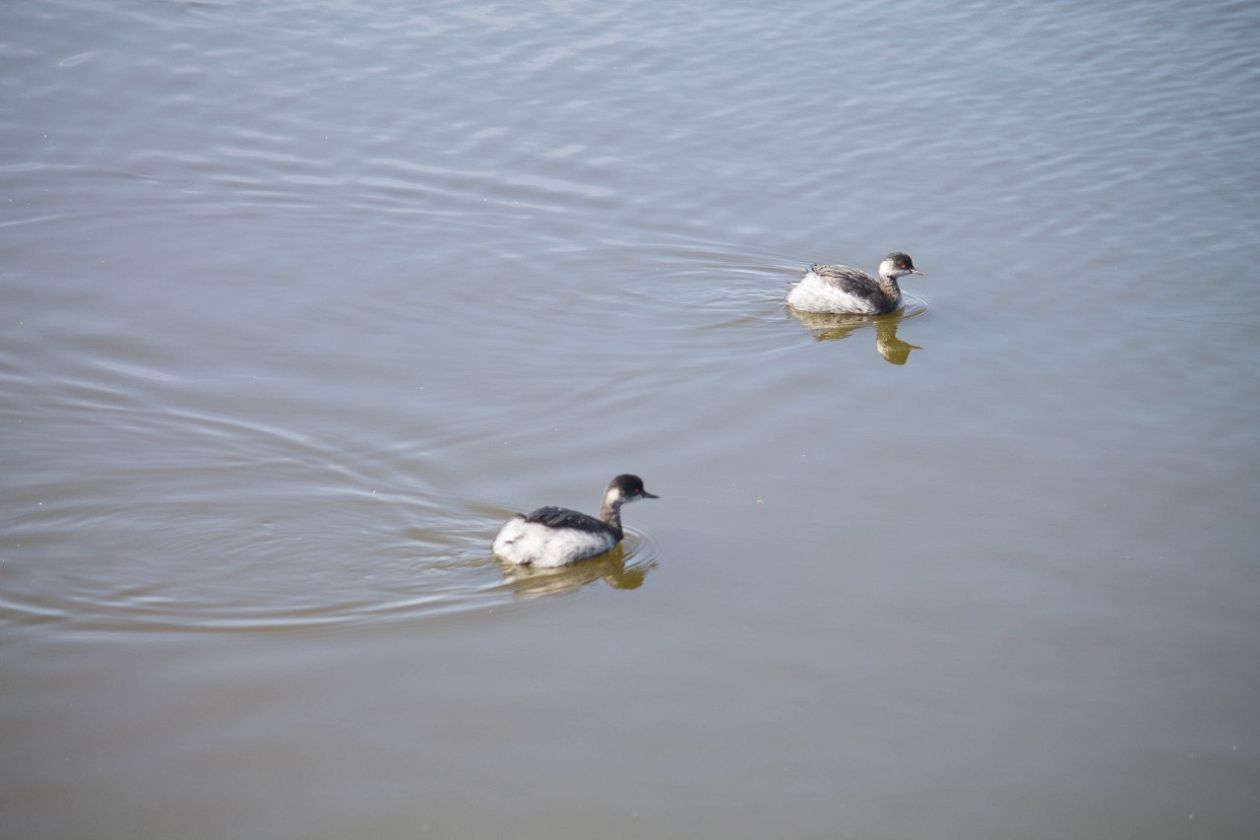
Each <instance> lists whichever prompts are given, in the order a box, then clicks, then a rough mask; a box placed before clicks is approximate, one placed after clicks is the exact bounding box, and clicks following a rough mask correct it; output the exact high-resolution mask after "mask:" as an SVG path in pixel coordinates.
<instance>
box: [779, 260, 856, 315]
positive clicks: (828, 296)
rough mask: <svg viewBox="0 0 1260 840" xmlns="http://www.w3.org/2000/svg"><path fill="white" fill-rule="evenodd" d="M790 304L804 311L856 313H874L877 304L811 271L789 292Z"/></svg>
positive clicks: (788, 299) (788, 300)
mask: <svg viewBox="0 0 1260 840" xmlns="http://www.w3.org/2000/svg"><path fill="white" fill-rule="evenodd" d="M787 302H788V305H789V306H792V307H794V308H796V309H800V310H801V311H803V312H837V313H850V312H851V313H854V314H856V315H872V314H874V313H875V311H876V309H875V305H874V304H873V303H871V301H869V300H867V299H866V298H863V297H858V296H857V295H853V294H850V293H848V292H846V291H844V290H843V289H840V288H837V287H836V286H833V285H832V284H830V283H828V282H827V281H826V280H823V279H822V278H821V277H819V276H818V275H817V274H815V273H814V272H812V271H811V272H809V273H808V274H806V275H805V276H804V277H803V278H802V279H801V282H799V283H797V284H796V285H795V286H793V287H792V291H790V292H788V296H787Z"/></svg>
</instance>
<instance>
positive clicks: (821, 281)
mask: <svg viewBox="0 0 1260 840" xmlns="http://www.w3.org/2000/svg"><path fill="white" fill-rule="evenodd" d="M922 273H923V272H922V271H919V270H918V269H917V268H915V267H914V260H912V259H910V255H909V254H903V253H902V252H901V251H893V252H892V253H891V254H889V255H888V256H886V257H884V261H883V262H881V263H880V264H879V279H878V280H876V279H875V278H874V277H872V276H871V275H869V274H867V273H866V272H865V271H862V270H861V269H860V268H853V267H852V266H847V265H821V264H819V263H814V265H812V266H810V269H809V272H808V273H807V274H806V275H805V276H804V277H803V278H802V279H801V281H800V282H799V283H797V284H796V285H795V286H793V287H792V290H791V291H790V292H788V296H787V302H788V305H789V306H791V307H792V308H794V309H799V310H801V311H802V312H831V313H834V314H836V315H883V314H885V313H888V312H892V311H893V310H894V309H896V308H897V307H898V306H900V305H901V287H900V286H898V285H897V278H898V277H904V276H905V275H907V274H922Z"/></svg>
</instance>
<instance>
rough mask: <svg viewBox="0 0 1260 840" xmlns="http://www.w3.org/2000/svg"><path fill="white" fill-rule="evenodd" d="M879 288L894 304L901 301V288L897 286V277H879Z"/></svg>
mask: <svg viewBox="0 0 1260 840" xmlns="http://www.w3.org/2000/svg"><path fill="white" fill-rule="evenodd" d="M879 288H880V289H881V290H882V291H883V292H884V294H886V295H888V297H889V298H890V299H891V300H892V301H893V302H894V303H898V302H900V301H901V286H899V285H897V278H896V277H890V276H889V275H887V274H881V275H880V276H879Z"/></svg>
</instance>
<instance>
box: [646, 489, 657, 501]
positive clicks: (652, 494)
mask: <svg viewBox="0 0 1260 840" xmlns="http://www.w3.org/2000/svg"><path fill="white" fill-rule="evenodd" d="M643 498H645V499H659V498H660V496H658V495H656V494H655V493H649V492H648V491H646V490H644V491H643Z"/></svg>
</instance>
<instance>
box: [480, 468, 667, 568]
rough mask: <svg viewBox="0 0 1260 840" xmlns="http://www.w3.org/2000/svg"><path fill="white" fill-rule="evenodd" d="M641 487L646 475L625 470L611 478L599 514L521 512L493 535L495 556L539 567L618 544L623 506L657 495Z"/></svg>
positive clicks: (561, 563) (560, 510)
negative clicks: (639, 475) (642, 475)
mask: <svg viewBox="0 0 1260 840" xmlns="http://www.w3.org/2000/svg"><path fill="white" fill-rule="evenodd" d="M656 498H659V496H655V495H653V494H651V493H649V492H648V491H647V490H645V489H644V488H643V479H641V478H639V477H638V476H637V475H630V474H629V473H625V474H622V475H619V476H617V477H616V478H614V479H613V480H612V481H610V482H609V483H608V489H606V490H605V491H604V504H603V506H602V507H601V508H600V511H599V518H598V519H596V518H595V517H594V516H588V515H587V514H585V513H579V512H578V511H576V510H569V509H568V508H562V507H540V508H539V509H538V510H536V511H534V512H533V513H531V514H529V515H526V514H522V513H518V514H517V515H516V516H514V517H512V518H511V519H509V520H508V521H507V523H506V524H504V526H503V528H502V529H500V530H499V534H498V536H496V537H495V538H494V546H493V548H494V553H495V555H496V556H498V557H500V558H502V559H503V560H506V561H507V562H509V563H513V564H515V565H517V566H533V567H535V568H540V569H549V568H555V567H557V566H567V565H569V564H570V563H576V562H578V561H579V560H585V559H587V558H589V557H595V556H596V555H599V554H603V553H604V552H605V551H609V550H611V549H612V548H614V547H615V546H616V545H617V543H619V542H621V538H622V537H623V536H625V532H624V531H622V529H621V506H622V505H624V504H626V503H627V502H637V501H638V500H639V499H656Z"/></svg>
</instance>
